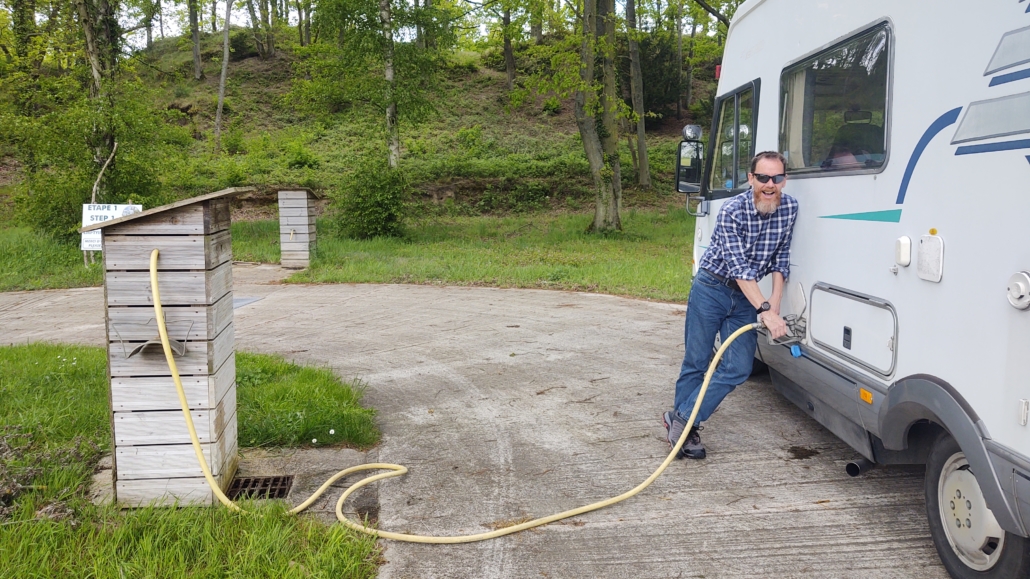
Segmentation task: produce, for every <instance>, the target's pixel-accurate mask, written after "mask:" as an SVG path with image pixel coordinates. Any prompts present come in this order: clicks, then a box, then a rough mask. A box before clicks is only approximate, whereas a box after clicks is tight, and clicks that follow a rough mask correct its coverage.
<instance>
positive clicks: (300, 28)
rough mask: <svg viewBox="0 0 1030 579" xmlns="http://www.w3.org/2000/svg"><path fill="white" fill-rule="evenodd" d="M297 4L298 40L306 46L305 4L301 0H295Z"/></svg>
mask: <svg viewBox="0 0 1030 579" xmlns="http://www.w3.org/2000/svg"><path fill="white" fill-rule="evenodd" d="M295 3H296V5H297V41H298V42H300V45H301V46H304V5H303V4H301V2H300V0H295Z"/></svg>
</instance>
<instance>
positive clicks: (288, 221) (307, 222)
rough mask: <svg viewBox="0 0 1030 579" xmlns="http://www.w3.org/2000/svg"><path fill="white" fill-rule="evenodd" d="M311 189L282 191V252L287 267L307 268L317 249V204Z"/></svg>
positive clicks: (280, 212) (280, 199)
mask: <svg viewBox="0 0 1030 579" xmlns="http://www.w3.org/2000/svg"><path fill="white" fill-rule="evenodd" d="M316 200H317V196H316V195H315V194H314V193H313V192H312V191H311V190H310V189H291V190H288V191H280V192H279V251H280V254H281V256H280V263H281V264H282V266H283V267H289V268H296V269H303V268H305V267H308V265H310V263H311V251H313V250H314V249H315V239H316V236H315V201H316Z"/></svg>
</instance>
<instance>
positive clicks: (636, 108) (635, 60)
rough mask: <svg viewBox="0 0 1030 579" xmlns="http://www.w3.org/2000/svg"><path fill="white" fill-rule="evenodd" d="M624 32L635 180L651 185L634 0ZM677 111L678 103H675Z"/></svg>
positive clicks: (628, 5) (628, 4)
mask: <svg viewBox="0 0 1030 579" xmlns="http://www.w3.org/2000/svg"><path fill="white" fill-rule="evenodd" d="M626 32H627V36H628V44H629V60H630V79H631V81H630V83H631V85H632V87H631V99H632V101H633V115H634V116H635V117H636V119H637V127H636V128H637V159H638V160H637V163H636V164H637V182H638V183H639V184H640V186H641V187H644V188H648V189H649V188H650V187H651V168H650V165H649V164H648V162H647V138H646V134H645V132H644V83H643V79H642V78H641V71H640V47H639V46H638V45H637V39H636V34H637V13H636V2H635V0H626ZM677 111H678V105H677Z"/></svg>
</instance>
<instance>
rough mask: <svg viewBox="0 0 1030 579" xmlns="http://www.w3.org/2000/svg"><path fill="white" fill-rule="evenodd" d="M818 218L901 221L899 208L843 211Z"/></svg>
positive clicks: (883, 221)
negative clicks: (856, 211)
mask: <svg viewBox="0 0 1030 579" xmlns="http://www.w3.org/2000/svg"><path fill="white" fill-rule="evenodd" d="M819 219H846V220H848V221H878V222H881V223H899V222H901V209H890V210H887V211H869V212H866V213H845V214H842V215H822V216H820V217H819Z"/></svg>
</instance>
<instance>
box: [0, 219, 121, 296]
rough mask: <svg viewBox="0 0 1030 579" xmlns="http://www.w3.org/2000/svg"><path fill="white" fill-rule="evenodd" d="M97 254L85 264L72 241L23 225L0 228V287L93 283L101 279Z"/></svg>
mask: <svg viewBox="0 0 1030 579" xmlns="http://www.w3.org/2000/svg"><path fill="white" fill-rule="evenodd" d="M99 258H100V254H97V260H96V263H94V264H92V265H90V266H89V267H86V266H85V265H83V263H82V252H81V251H79V248H78V246H77V245H75V244H72V243H66V242H61V241H59V240H56V239H53V238H51V237H48V236H46V235H41V234H39V233H36V232H34V231H32V230H31V229H29V228H27V227H5V228H0V291H17V290H37V289H54V288H70V287H86V286H97V285H100V284H101V283H103V280H104V272H103V266H102V265H101V260H100V259H99Z"/></svg>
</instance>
